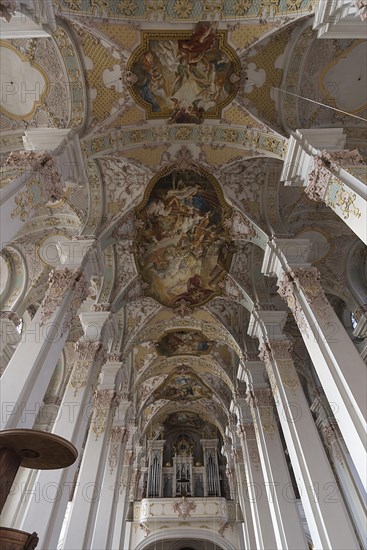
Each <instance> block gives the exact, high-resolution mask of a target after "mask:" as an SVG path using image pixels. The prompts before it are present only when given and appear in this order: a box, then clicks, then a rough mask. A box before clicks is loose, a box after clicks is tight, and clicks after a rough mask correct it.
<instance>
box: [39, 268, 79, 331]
mask: <svg viewBox="0 0 367 550" xmlns="http://www.w3.org/2000/svg"><path fill="white" fill-rule="evenodd" d="M68 291H71V292H72V293H73V296H72V299H71V301H70V304H69V306H68V309H67V312H66V314H65V317H64V320H63V323H62V327H60V328H61V331H62V333H63V332H65V331H66V330H68V329H69V327H70V323H71V320H72V318H73V317H74V315H75V314H76V312H77V310H78V309H79V307H80V305H81V304H82V302H83V301H84V300H85V299H86V298H87V296H88V294H89V283H88V279H87V277H86V276H85V274H84V273H83V272H82V271H81V270H80V269H75V270H70V269H68V268H64V269H61V270H52V271H51V273H50V275H49V278H48V290H47V292H46V295H45V297H44V299H43V301H42V304H41V308H42V313H41V325H44V324H45V323H47V321H48V320H49V319H50V318H51V317H52V316H53V315H54V313H55V311H56V310H57V309H58V308H59V307H60V306H61V304H62V302H63V300H64V297H65V294H66V293H67V292H68Z"/></svg>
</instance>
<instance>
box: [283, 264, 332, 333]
mask: <svg viewBox="0 0 367 550" xmlns="http://www.w3.org/2000/svg"><path fill="white" fill-rule="evenodd" d="M278 287H279V288H278V294H279V295H280V296H281V297H282V298H283V299H284V300H285V301H286V302H287V305H288V307H289V308H290V309H291V310H292V312H293V313H294V316H295V318H296V321H297V322H298V325H299V326H300V328H301V327H304V329H303V330H306V331H307V327H306V325H305V322H304V318H303V312H302V310H301V308H300V305H299V303H298V300H297V299H296V296H295V292H297V291H302V292H303V293H304V295H305V298H306V300H307V302H308V303H309V305H310V306H311V307H312V308H316V309H317V310H318V312H319V313H320V314H321V315H322V316H323V317H327V316H328V315H329V314H330V312H331V311H332V307H331V305H330V303H329V300H328V299H327V297H326V295H325V292H324V289H323V288H322V285H321V274H320V272H319V271H318V269H316V268H315V267H311V268H309V269H304V268H303V267H300V268H298V269H293V268H292V269H291V270H289V271H288V272H287V273H284V274H283V276H282V277H280V279H279V280H278Z"/></svg>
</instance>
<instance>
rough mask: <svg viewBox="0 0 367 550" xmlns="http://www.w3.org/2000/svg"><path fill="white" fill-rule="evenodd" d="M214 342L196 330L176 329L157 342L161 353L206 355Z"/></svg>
mask: <svg viewBox="0 0 367 550" xmlns="http://www.w3.org/2000/svg"><path fill="white" fill-rule="evenodd" d="M213 345H214V342H211V341H210V340H208V339H207V338H206V337H205V336H204V335H203V334H202V333H201V332H198V331H196V330H175V331H172V332H169V333H168V334H165V335H164V336H163V337H162V338H161V339H160V340H159V341H158V342H157V344H156V350H157V353H159V355H165V356H167V357H171V356H174V355H186V354H188V355H204V354H208V353H210V351H211V349H212V347H213Z"/></svg>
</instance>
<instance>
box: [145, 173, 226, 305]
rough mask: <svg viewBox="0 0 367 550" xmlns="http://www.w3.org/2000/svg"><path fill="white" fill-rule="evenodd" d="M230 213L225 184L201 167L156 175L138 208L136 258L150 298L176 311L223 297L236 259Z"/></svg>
mask: <svg viewBox="0 0 367 550" xmlns="http://www.w3.org/2000/svg"><path fill="white" fill-rule="evenodd" d="M230 215H231V208H230V207H229V206H228V205H227V204H226V202H225V200H224V197H223V194H222V191H221V189H220V187H219V184H218V183H217V181H216V180H215V179H214V178H213V177H212V176H210V175H209V174H207V173H206V172H204V171H202V170H201V169H200V170H199V169H198V171H195V172H194V171H192V170H187V171H171V172H170V170H169V169H167V170H165V171H164V172H163V173H161V174H158V175H157V176H155V177H154V178H153V179H152V180H151V182H150V183H149V185H148V188H147V190H146V193H145V197H144V199H143V201H142V203H141V204H140V206H139V207H138V208H137V210H136V216H137V218H138V224H137V225H138V227H139V229H138V232H137V239H136V242H135V259H136V263H137V266H138V269H139V271H140V274H141V277H142V280H143V281H145V282H146V283H148V285H149V286H148V287H147V289H146V294H147V295H149V296H151V297H152V298H154V299H155V300H157V301H158V302H159V303H160V304H162V305H164V306H167V307H172V308H177V306H178V305H182V303H184V304H186V305H187V306H188V307H191V308H192V307H195V306H199V305H202V304H204V303H206V302H208V300H210V299H211V298H213V297H214V296H218V295H220V294H221V292H222V290H221V288H220V286H219V283H220V282H221V281H222V280H223V279H224V277H225V275H226V273H227V272H228V270H229V268H230V265H231V261H232V255H233V246H232V242H231V237H230V236H229V234H228V230H227V228H226V227H225V225H224V223H223V222H224V220H225V219H227V218H228V217H229V216H230Z"/></svg>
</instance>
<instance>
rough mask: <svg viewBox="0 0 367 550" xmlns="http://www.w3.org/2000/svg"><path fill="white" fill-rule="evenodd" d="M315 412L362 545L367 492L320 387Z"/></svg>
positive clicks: (366, 537) (365, 539)
mask: <svg viewBox="0 0 367 550" xmlns="http://www.w3.org/2000/svg"><path fill="white" fill-rule="evenodd" d="M310 409H311V411H312V412H313V413H314V415H315V416H316V426H317V427H318V428H319V431H320V432H321V435H322V437H323V439H324V442H325V444H326V446H327V448H328V449H329V454H330V458H331V460H332V463H333V466H334V471H335V473H336V475H337V477H338V479H339V482H340V485H341V488H342V490H343V494H344V497H345V500H346V503H347V505H348V508H349V511H350V513H351V516H352V518H353V521H354V522H355V526H356V530H357V533H358V535H359V539H360V541H361V542H362V546H363V547H367V523H366V518H367V495H366V491H365V490H364V487H363V486H362V484H361V483H360V482H359V476H358V475H357V472H356V469H355V467H354V464H353V461H352V458H351V456H350V453H349V451H348V449H347V446H346V444H345V442H344V439H343V437H342V435H341V433H340V430H339V427H338V424H337V423H336V420H335V417H334V415H333V413H332V410H331V407H330V405H329V403H328V401H327V399H326V396H325V394H324V392H323V391H322V390H321V389H318V390H317V392H315V399H314V401H313V403H312V405H311V407H310Z"/></svg>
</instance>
